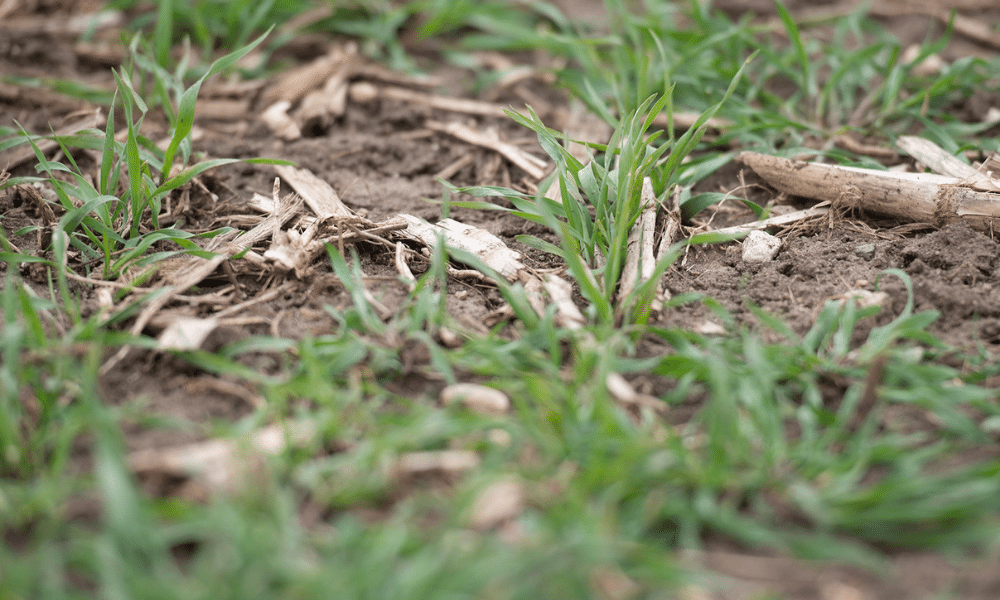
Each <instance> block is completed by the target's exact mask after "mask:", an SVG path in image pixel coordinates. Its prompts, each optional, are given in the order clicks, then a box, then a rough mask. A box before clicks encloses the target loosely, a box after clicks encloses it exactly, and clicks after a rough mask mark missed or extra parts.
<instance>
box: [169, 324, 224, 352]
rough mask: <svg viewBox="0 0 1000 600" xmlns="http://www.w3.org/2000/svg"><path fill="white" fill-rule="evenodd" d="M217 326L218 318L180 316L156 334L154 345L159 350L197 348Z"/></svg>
mask: <svg viewBox="0 0 1000 600" xmlns="http://www.w3.org/2000/svg"><path fill="white" fill-rule="evenodd" d="M218 326H219V320H218V319H213V318H209V319H200V318H197V317H180V318H178V319H175V320H174V321H173V322H172V323H170V324H169V325H168V326H167V328H166V329H164V330H163V331H162V332H161V333H160V335H159V336H157V338H156V347H157V349H159V350H197V349H198V348H200V347H201V345H202V343H204V341H205V339H206V338H208V336H209V334H211V333H212V332H213V331H215V329H216V328H217V327H218Z"/></svg>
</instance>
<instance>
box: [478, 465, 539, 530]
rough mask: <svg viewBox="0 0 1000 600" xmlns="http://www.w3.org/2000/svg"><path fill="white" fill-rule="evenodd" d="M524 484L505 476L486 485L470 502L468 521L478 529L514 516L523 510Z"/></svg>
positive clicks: (503, 521) (501, 523) (493, 526)
mask: <svg viewBox="0 0 1000 600" xmlns="http://www.w3.org/2000/svg"><path fill="white" fill-rule="evenodd" d="M526 495H527V494H526V492H525V489H524V484H523V483H522V482H521V481H520V480H519V479H518V478H516V477H513V476H506V477H501V478H500V479H497V480H496V481H494V482H493V483H491V484H490V485H488V486H486V487H485V488H484V489H483V490H482V491H481V492H479V495H477V496H476V499H475V500H473V502H472V509H471V511H470V513H471V514H470V518H469V520H470V522H471V525H472V527H474V528H475V529H478V530H486V529H493V528H495V527H499V526H501V525H503V524H504V523H506V522H508V521H510V520H512V519H514V518H516V517H517V516H518V515H520V514H521V511H523V510H524V502H525V497H526Z"/></svg>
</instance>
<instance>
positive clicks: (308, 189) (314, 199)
mask: <svg viewBox="0 0 1000 600" xmlns="http://www.w3.org/2000/svg"><path fill="white" fill-rule="evenodd" d="M274 170H275V171H276V172H277V173H278V175H279V176H281V178H282V179H284V180H285V182H286V183H288V185H290V186H292V189H293V190H295V191H296V192H298V193H299V195H301V196H302V198H303V199H304V200H305V201H306V204H308V205H309V208H311V209H312V211H313V212H314V213H316V216H317V217H319V218H320V219H326V218H329V217H335V218H341V219H355V218H357V215H355V214H354V211H352V210H351V209H349V208H347V206H345V205H344V203H343V202H341V201H340V196H338V195H337V192H336V191H335V190H334V189H333V187H331V186H330V184H329V183H327V182H325V181H323V180H322V179H320V178H319V177H317V176H316V175H314V174H313V173H312V172H311V171H309V170H307V169H296V168H295V167H291V166H288V165H276V166H275V167H274Z"/></svg>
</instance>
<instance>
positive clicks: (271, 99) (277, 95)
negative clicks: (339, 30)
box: [263, 46, 349, 106]
mask: <svg viewBox="0 0 1000 600" xmlns="http://www.w3.org/2000/svg"><path fill="white" fill-rule="evenodd" d="M348 60H349V52H348V50H346V49H345V48H342V47H340V46H335V47H333V48H331V49H330V51H329V52H327V53H326V54H325V55H323V56H321V57H319V58H317V59H316V60H314V61H312V62H310V63H308V64H305V65H303V66H301V67H297V68H294V69H292V70H290V71H288V73H287V74H286V75H285V76H284V77H282V78H281V79H279V80H278V81H277V82H275V83H274V84H273V85H272V86H270V87H269V88H267V89H266V90H265V91H264V94H263V101H264V103H265V104H266V105H267V106H271V105H272V104H274V103H275V102H278V101H279V100H284V101H286V102H288V103H289V105H291V104H295V103H296V102H298V101H299V100H301V99H302V98H304V97H305V96H306V94H308V93H309V92H311V91H313V90H315V89H317V88H319V87H320V86H321V85H323V83H325V82H326V81H327V80H328V79H330V78H331V77H333V76H334V75H335V74H336V73H337V71H338V70H340V69H342V68H343V65H344V63H345V62H346V61H348Z"/></svg>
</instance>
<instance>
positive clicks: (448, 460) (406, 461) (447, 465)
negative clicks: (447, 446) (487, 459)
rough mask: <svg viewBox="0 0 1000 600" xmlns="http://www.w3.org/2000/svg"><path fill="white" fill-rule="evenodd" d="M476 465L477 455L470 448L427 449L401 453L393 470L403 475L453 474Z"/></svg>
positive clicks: (477, 463) (477, 461)
mask: <svg viewBox="0 0 1000 600" xmlns="http://www.w3.org/2000/svg"><path fill="white" fill-rule="evenodd" d="M478 466H479V455H478V454H476V453H475V452H473V451H471V450H428V451H424V452H408V453H406V454H403V455H402V456H400V457H399V459H398V460H397V461H396V465H395V468H394V469H393V471H394V472H395V474H396V475H397V476H403V477H407V476H414V475H428V474H433V473H441V474H445V475H455V474H458V473H462V472H463V471H468V470H470V469H474V468H476V467H478Z"/></svg>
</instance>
